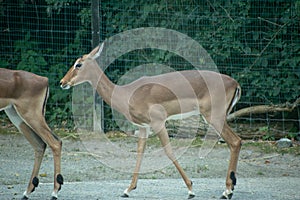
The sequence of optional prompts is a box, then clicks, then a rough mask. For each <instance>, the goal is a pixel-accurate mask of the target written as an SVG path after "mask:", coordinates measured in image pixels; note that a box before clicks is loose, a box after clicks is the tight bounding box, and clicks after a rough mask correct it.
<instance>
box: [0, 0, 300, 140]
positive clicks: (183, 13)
mask: <svg viewBox="0 0 300 200" xmlns="http://www.w3.org/2000/svg"><path fill="white" fill-rule="evenodd" d="M0 6H1V7H0V9H1V10H0V11H1V16H0V17H1V22H2V23H1V33H0V34H1V35H0V36H1V47H0V48H1V53H0V54H1V59H0V67H4V68H10V69H23V70H27V71H31V72H34V73H37V74H40V75H43V76H47V77H48V78H49V81H50V92H51V93H50V94H51V95H50V99H49V101H48V107H47V114H46V117H47V120H48V121H49V123H50V125H51V126H52V127H56V128H67V129H72V128H73V126H74V124H72V123H71V122H70V121H72V120H73V119H74V118H73V117H75V118H76V119H80V118H84V119H85V120H83V121H84V123H85V124H84V125H82V126H88V127H93V126H94V125H93V124H94V123H95V122H94V119H95V116H94V114H93V110H94V107H93V106H92V107H91V108H89V109H88V108H85V110H90V111H89V112H85V113H84V116H80V114H78V115H77V116H72V114H71V111H72V103H71V99H72V93H71V92H70V91H68V92H66V91H62V90H61V89H60V88H59V80H60V79H61V78H62V77H63V75H64V73H65V72H66V71H67V70H68V68H69V67H70V66H71V65H72V64H73V62H74V61H75V60H76V58H78V57H80V56H82V55H83V54H86V53H88V52H89V51H90V50H91V49H92V36H93V34H94V32H93V31H94V30H92V25H91V23H92V16H93V12H94V11H93V9H91V1H39V2H36V1H21V2H10V1H2V2H1V3H0ZM96 10H97V9H96ZM97 11H98V12H99V15H100V18H99V17H98V18H97V20H99V21H97V24H99V25H100V26H99V27H100V30H99V34H98V33H97V34H98V35H99V40H100V41H104V40H105V39H108V38H110V37H112V36H114V35H116V34H118V33H121V32H124V31H128V30H132V29H135V28H141V27H161V28H166V29H170V30H175V31H178V32H180V33H183V34H185V35H187V36H189V37H191V38H193V39H194V40H196V41H197V42H198V43H199V44H201V45H202V46H203V48H205V49H206V51H207V52H208V53H209V55H210V56H211V57H212V59H213V60H214V62H215V63H216V65H217V67H218V69H219V71H220V72H222V73H225V74H228V75H230V76H232V77H234V78H235V79H236V80H237V81H238V82H239V83H240V84H241V86H242V91H243V93H242V98H241V100H240V101H239V103H238V105H237V106H236V108H235V110H234V111H236V110H239V109H242V108H246V107H250V106H256V105H277V104H280V105H281V104H285V103H286V102H290V103H293V102H294V101H295V100H296V99H297V98H299V95H300V34H299V30H300V18H299V16H300V1H297V0H290V1H275V0H268V1H259V0H257V1H250V0H248V1H209V0H208V1H203V2H197V1H188V0H178V1H169V0H165V1H158V0H155V1H151V2H150V1H147V0H141V1H139V2H136V1H133V0H124V1H121V2H120V1H116V0H113V1H101V2H99V9H98V10H97ZM150 62H151V63H158V64H161V65H168V66H171V67H172V68H174V69H175V70H183V69H190V68H192V66H191V64H190V63H188V62H187V61H186V60H184V59H182V58H181V57H180V56H177V55H174V54H173V53H172V52H166V51H163V50H158V49H141V50H135V51H132V52H129V53H127V54H126V55H122V56H121V57H119V58H118V59H116V60H115V61H114V62H113V63H112V64H111V65H109V67H108V69H107V70H106V74H107V75H108V76H109V78H110V79H112V81H113V82H114V83H118V81H119V79H120V77H122V76H123V75H124V74H126V72H127V71H128V70H131V69H133V68H135V67H136V66H140V65H143V64H147V63H150ZM157 70H158V71H157V73H159V68H158V69H157ZM84 87H86V86H84ZM88 94H90V93H89V92H88ZM81 96H83V95H81ZM73 98H74V97H73ZM97 98H98V97H97ZM91 102H94V99H93V98H92V100H91ZM96 102H97V105H96V106H97V112H101V120H102V122H101V126H102V128H103V129H104V130H105V131H106V132H107V131H110V130H115V129H118V126H117V124H118V123H116V121H118V119H114V120H113V119H112V118H113V116H112V115H113V114H112V112H111V109H110V107H109V106H107V105H106V104H102V101H101V100H97V101H96ZM101 110H102V111H101ZM86 113H88V114H86ZM299 116H300V109H299V106H296V107H295V108H294V109H293V111H291V112H266V113H261V114H254V113H251V112H250V113H249V114H248V115H245V116H242V117H239V118H237V119H235V120H234V122H231V123H232V125H233V127H234V128H235V129H236V130H237V131H238V132H244V131H246V132H247V133H249V132H252V133H253V132H255V133H258V132H260V133H261V132H263V133H262V134H263V135H264V136H265V137H266V138H268V137H270V138H272V137H274V134H273V133H276V132H279V133H282V134H281V135H285V136H288V135H289V134H298V133H299V129H300V118H299ZM196 120H198V119H196ZM189 124H190V123H189ZM171 126H172V124H171V125H170V127H171ZM174 126H175V125H174ZM128 129H129V130H131V127H129V128H128ZM260 136H261V135H260ZM251 137H256V136H255V135H253V136H251Z"/></svg>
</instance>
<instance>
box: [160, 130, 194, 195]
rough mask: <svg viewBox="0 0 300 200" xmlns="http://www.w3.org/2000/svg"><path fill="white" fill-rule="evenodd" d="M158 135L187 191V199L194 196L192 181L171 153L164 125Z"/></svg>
mask: <svg viewBox="0 0 300 200" xmlns="http://www.w3.org/2000/svg"><path fill="white" fill-rule="evenodd" d="M158 137H159V139H160V141H161V144H162V146H163V148H164V151H165V153H166V154H167V156H168V158H169V159H170V160H171V161H172V162H173V164H174V165H175V167H176V169H177V170H178V172H179V173H180V175H181V177H182V178H183V180H184V182H185V184H186V186H187V188H188V190H189V192H188V194H189V196H188V199H192V198H193V197H195V194H194V193H193V191H192V185H193V183H192V181H191V180H190V179H189V178H188V177H187V175H186V174H185V172H184V170H183V169H182V168H181V166H180V165H179V163H178V161H177V159H176V158H175V156H174V154H173V150H172V147H171V144H170V140H169V135H168V132H167V130H166V128H165V127H163V128H162V129H161V130H160V131H159V133H158Z"/></svg>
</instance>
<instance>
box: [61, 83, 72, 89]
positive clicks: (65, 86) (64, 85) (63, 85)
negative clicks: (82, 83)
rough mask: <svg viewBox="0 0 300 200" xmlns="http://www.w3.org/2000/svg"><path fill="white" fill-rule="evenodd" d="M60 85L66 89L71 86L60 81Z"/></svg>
mask: <svg viewBox="0 0 300 200" xmlns="http://www.w3.org/2000/svg"><path fill="white" fill-rule="evenodd" d="M60 87H61V88H62V89H64V90H67V89H70V88H71V86H70V85H69V84H67V83H62V82H60Z"/></svg>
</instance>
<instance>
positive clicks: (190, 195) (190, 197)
mask: <svg viewBox="0 0 300 200" xmlns="http://www.w3.org/2000/svg"><path fill="white" fill-rule="evenodd" d="M195 196H196V195H194V194H189V196H188V199H192V198H194V197H195Z"/></svg>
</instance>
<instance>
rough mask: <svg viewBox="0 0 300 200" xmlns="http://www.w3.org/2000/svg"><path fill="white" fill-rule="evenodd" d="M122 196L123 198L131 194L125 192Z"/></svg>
mask: <svg viewBox="0 0 300 200" xmlns="http://www.w3.org/2000/svg"><path fill="white" fill-rule="evenodd" d="M121 197H123V198H128V197H129V195H128V194H126V193H124V194H123V195H122V196H121Z"/></svg>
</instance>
